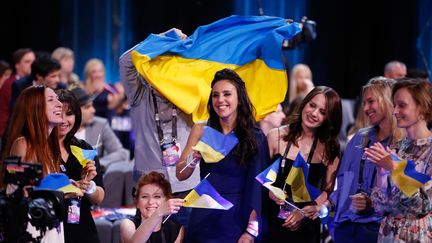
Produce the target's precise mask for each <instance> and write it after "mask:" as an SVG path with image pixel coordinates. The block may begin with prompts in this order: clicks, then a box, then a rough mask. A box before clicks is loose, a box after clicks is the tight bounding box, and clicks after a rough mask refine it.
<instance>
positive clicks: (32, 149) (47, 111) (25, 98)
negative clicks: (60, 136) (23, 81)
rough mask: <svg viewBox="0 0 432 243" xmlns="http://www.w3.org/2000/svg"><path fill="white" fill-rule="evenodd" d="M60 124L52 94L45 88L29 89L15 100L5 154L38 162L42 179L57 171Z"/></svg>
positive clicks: (58, 110) (60, 108) (56, 101)
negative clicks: (58, 125) (40, 166)
mask: <svg viewBox="0 0 432 243" xmlns="http://www.w3.org/2000/svg"><path fill="white" fill-rule="evenodd" d="M36 118H37V119H36ZM61 122H62V103H61V102H60V101H59V100H58V97H57V95H56V94H55V93H54V91H53V90H52V89H50V88H48V87H45V86H30V87H28V88H27V89H25V90H24V91H23V92H22V93H21V95H20V96H19V97H18V100H17V103H16V105H15V108H14V111H13V113H12V117H11V121H10V126H9V129H8V131H9V132H8V136H7V138H8V140H7V142H6V146H5V150H4V151H5V152H6V153H7V154H9V155H15V156H20V157H21V159H22V161H26V162H30V163H41V164H42V170H43V176H45V175H47V174H48V173H54V172H59V162H60V153H59V145H58V141H57V128H56V125H57V124H59V123H61ZM47 140H48V143H47V142H46V141H47Z"/></svg>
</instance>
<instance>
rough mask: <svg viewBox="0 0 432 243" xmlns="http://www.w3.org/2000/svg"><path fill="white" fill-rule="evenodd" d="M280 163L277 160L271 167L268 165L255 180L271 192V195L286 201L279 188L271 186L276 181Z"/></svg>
mask: <svg viewBox="0 0 432 243" xmlns="http://www.w3.org/2000/svg"><path fill="white" fill-rule="evenodd" d="M280 162H281V158H278V159H277V160H276V161H275V162H274V163H273V164H272V165H270V166H269V167H268V168H267V169H265V170H264V171H263V172H261V173H259V174H258V175H257V176H256V177H255V179H256V180H257V181H259V182H260V183H261V184H262V185H263V186H264V187H266V188H267V189H269V190H270V191H272V192H273V194H274V195H275V196H276V197H278V198H280V199H282V200H285V199H286V197H287V196H286V194H285V193H284V192H283V191H282V189H280V188H279V187H275V186H272V184H273V183H274V182H275V181H276V178H277V174H278V172H279V165H280Z"/></svg>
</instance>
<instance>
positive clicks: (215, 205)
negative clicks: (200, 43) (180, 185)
mask: <svg viewBox="0 0 432 243" xmlns="http://www.w3.org/2000/svg"><path fill="white" fill-rule="evenodd" d="M184 200H185V202H184V203H183V207H190V208H208V209H222V210H228V209H230V208H231V207H232V206H233V204H232V203H231V202H229V201H228V200H226V199H225V198H223V197H222V196H221V195H220V194H219V193H218V192H217V191H216V189H215V188H214V187H213V186H212V185H211V184H210V182H209V181H208V180H207V179H206V178H204V179H203V180H202V181H201V182H200V183H199V184H198V185H197V186H196V187H195V188H194V189H193V190H192V191H191V192H189V194H188V195H186V197H185V198H184Z"/></svg>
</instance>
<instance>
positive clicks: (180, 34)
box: [159, 28, 187, 40]
mask: <svg viewBox="0 0 432 243" xmlns="http://www.w3.org/2000/svg"><path fill="white" fill-rule="evenodd" d="M173 30H174V32H175V33H176V34H177V35H178V36H179V37H180V39H182V40H186V38H187V35H185V34H184V33H183V32H182V31H181V30H180V29H177V28H172V29H169V30H167V31H165V32H163V33H160V34H159V35H166V33H168V32H170V31H173Z"/></svg>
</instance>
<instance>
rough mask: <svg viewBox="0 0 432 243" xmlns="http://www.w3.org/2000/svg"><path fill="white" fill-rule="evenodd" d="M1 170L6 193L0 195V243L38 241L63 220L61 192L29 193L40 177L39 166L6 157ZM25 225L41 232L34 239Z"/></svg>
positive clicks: (33, 191)
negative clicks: (29, 225)
mask: <svg viewBox="0 0 432 243" xmlns="http://www.w3.org/2000/svg"><path fill="white" fill-rule="evenodd" d="M3 167H4V168H3V174H2V175H3V183H2V184H3V185H5V186H6V190H3V191H2V192H1V193H0V242H40V241H41V239H42V238H43V236H44V234H45V232H46V231H48V230H50V229H53V228H55V227H58V226H59V225H60V223H61V222H62V221H63V220H64V218H65V210H64V195H63V192H60V191H51V190H32V188H33V187H34V186H36V185H37V184H39V182H40V179H41V177H42V167H41V165H39V164H29V163H24V162H21V161H20V158H19V157H8V158H6V159H5V160H4V161H3ZM28 223H30V224H31V225H32V226H34V227H35V228H36V229H37V230H39V231H40V232H41V235H40V236H38V237H37V238H36V239H35V238H33V236H32V235H31V234H30V233H28V232H27V226H28Z"/></svg>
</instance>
